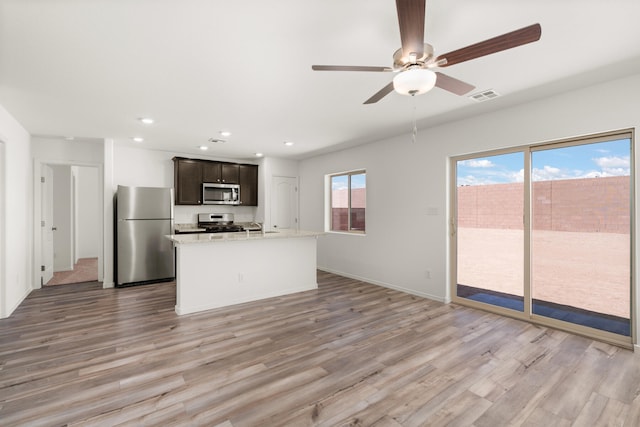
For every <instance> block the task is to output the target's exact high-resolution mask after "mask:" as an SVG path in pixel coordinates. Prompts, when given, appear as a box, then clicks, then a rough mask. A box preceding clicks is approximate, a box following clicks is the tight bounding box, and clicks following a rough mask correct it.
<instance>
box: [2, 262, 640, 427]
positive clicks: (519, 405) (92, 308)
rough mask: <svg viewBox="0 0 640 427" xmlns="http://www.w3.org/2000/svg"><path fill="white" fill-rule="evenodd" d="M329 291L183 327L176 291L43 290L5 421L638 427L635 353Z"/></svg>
mask: <svg viewBox="0 0 640 427" xmlns="http://www.w3.org/2000/svg"><path fill="white" fill-rule="evenodd" d="M318 283H319V289H318V290H317V291H309V292H303V293H298V294H294V295H289V296H285V297H281V298H272V299H268V300H263V301H259V302H252V303H247V304H242V305H237V306H233V307H228V308H224V309H218V310H212V311H208V312H205V313H199V314H194V315H186V316H181V317H179V316H177V315H176V314H175V313H174V304H175V285H174V284H172V283H163V284H156V285H147V286H140V287H134V288H127V289H111V290H102V289H100V287H99V285H98V284H96V285H95V286H92V285H89V286H87V285H68V286H58V287H52V288H45V289H42V290H38V291H34V292H33V293H32V294H31V295H30V296H29V297H28V298H27V299H26V300H25V301H24V303H23V304H22V305H21V306H20V307H19V308H18V309H17V310H16V312H15V313H14V314H13V315H12V316H11V317H10V318H9V319H4V320H1V321H0V425H2V426H13V425H20V426H27V425H28V426H39V425H43V426H60V425H69V426H76V425H82V426H84V425H99V426H115V425H120V424H122V425H158V426H173V425H179V426H182V425H206V426H223V427H240V426H285V425H286V426H310V425H319V426H427V425H434V426H437V425H447V426H477V427H484V426H491V427H495V426H507V425H509V426H510V425H525V426H545V427H549V426H569V425H575V426H590V427H591V426H598V425H602V426H605V425H628V426H638V425H640V397H639V395H640V358H639V357H638V356H637V355H636V354H634V353H633V352H630V351H627V350H623V349H620V348H616V347H612V346H610V345H607V344H603V343H599V342H595V341H592V340H589V339H586V338H582V337H578V336H573V335H570V334H567V333H564V332H559V331H555V330H552V329H547V328H543V327H538V326H534V325H530V324H527V323H524V322H520V321H517V320H513V319H509V318H504V317H500V316H497V315H494V314H489V313H485V312H482V311H478V310H474V309H470V308H466V307H461V306H457V305H453V304H451V305H444V304H441V303H437V302H434V301H430V300H426V299H422V298H418V297H415V296H411V295H407V294H404V293H401V292H397V291H393V290H389V289H385V288H381V287H378V286H374V285H371V284H367V283H363V282H359V281H356V280H352V279H347V278H344V277H340V276H335V275H332V274H328V273H323V272H319V273H318Z"/></svg>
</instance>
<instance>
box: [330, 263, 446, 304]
mask: <svg viewBox="0 0 640 427" xmlns="http://www.w3.org/2000/svg"><path fill="white" fill-rule="evenodd" d="M318 270H322V271H326V272H328V273H333V274H337V275H339V276H344V277H348V278H350V279H355V280H360V281H362V282H367V283H371V284H372V285H377V286H382V287H383V288H389V289H393V290H396V291H400V292H404V293H406V294H411V295H415V296H417V297H421V298H427V299H430V300H434V301H438V302H442V303H445V304H449V303H450V302H451V300H448V301H447V299H448V298H442V297H439V296H437V295H431V294H427V293H424V292H418V291H415V290H413V289H407V288H403V287H402V286H397V285H394V284H392V283H386V282H381V281H380V280H375V279H370V278H368V277H362V276H358V275H355V274H350V273H345V272H344V271H338V270H333V269H331V268H326V267H320V266H318Z"/></svg>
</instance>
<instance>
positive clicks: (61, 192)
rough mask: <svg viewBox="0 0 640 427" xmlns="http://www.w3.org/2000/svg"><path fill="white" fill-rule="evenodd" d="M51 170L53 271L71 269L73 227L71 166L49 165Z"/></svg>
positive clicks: (72, 261)
mask: <svg viewBox="0 0 640 427" xmlns="http://www.w3.org/2000/svg"><path fill="white" fill-rule="evenodd" d="M51 169H52V170H53V227H55V228H56V230H55V231H54V232H53V271H70V270H73V263H74V259H73V249H74V247H73V245H74V240H75V239H74V235H73V234H74V227H73V211H72V175H71V167H70V166H63V165H51Z"/></svg>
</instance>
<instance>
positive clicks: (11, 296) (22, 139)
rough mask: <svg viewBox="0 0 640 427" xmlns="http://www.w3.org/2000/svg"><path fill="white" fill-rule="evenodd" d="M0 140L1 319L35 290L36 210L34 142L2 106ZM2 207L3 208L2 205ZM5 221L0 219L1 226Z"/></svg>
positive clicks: (0, 112)
mask: <svg viewBox="0 0 640 427" xmlns="http://www.w3.org/2000/svg"><path fill="white" fill-rule="evenodd" d="M0 140H1V141H2V142H3V143H4V157H5V162H4V176H2V177H0V178H2V180H1V181H0V186H2V187H3V191H0V193H4V196H5V205H4V212H3V213H2V217H3V218H4V225H5V227H4V238H3V239H2V240H0V245H2V250H0V257H2V260H1V261H0V267H2V269H1V270H0V317H8V316H9V315H10V314H11V313H12V312H13V311H14V310H15V309H16V307H17V306H18V305H19V304H20V303H21V302H22V300H23V299H24V298H25V297H26V296H27V295H28V294H29V292H30V291H31V289H32V280H33V276H32V274H31V265H32V262H33V258H32V251H33V245H32V241H33V232H32V230H33V214H32V212H33V207H32V199H31V194H32V188H33V178H32V175H33V174H32V163H31V138H30V136H29V133H28V132H27V131H26V130H25V129H24V128H23V127H22V126H21V125H20V123H18V122H17V121H16V120H15V119H14V118H13V117H12V116H11V115H10V114H9V113H8V112H7V111H6V110H5V109H4V108H3V107H2V106H0ZM0 205H2V204H1V203H0ZM1 223H2V219H0V226H1Z"/></svg>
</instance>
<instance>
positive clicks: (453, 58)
mask: <svg viewBox="0 0 640 427" xmlns="http://www.w3.org/2000/svg"><path fill="white" fill-rule="evenodd" d="M541 34H542V28H541V27H540V24H533V25H529V26H528V27H524V28H520V29H519V30H515V31H512V32H510V33H506V34H503V35H501V36H497V37H494V38H492V39H489V40H485V41H482V42H479V43H475V44H472V45H470V46H467V47H463V48H462V49H458V50H454V51H451V52H449V53H445V54H443V55H440V56H438V57H437V58H436V61H440V60H441V59H446V60H447V63H446V64H444V65H441V67H448V66H450V65H454V64H458V63H460V62H464V61H468V60H470V59H475V58H479V57H481V56H486V55H491V54H492V53H496V52H500V51H503V50H507V49H511V48H513V47H517V46H522V45H523V44H527V43H532V42H535V41H538V40H540V35H541Z"/></svg>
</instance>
